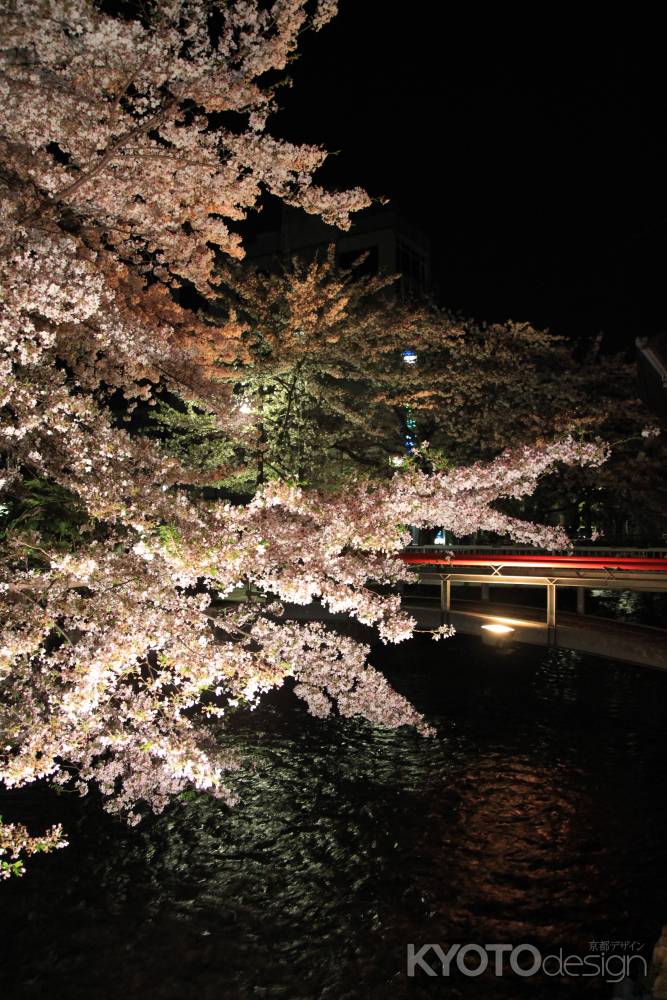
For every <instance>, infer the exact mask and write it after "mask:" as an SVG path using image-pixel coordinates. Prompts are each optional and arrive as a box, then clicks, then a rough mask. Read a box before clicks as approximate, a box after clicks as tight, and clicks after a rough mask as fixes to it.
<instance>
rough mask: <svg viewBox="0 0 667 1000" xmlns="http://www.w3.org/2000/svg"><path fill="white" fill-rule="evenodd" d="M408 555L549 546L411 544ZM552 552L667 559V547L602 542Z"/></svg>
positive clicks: (505, 552)
mask: <svg viewBox="0 0 667 1000" xmlns="http://www.w3.org/2000/svg"><path fill="white" fill-rule="evenodd" d="M404 551H405V552H406V554H408V553H409V554H410V555H430V554H433V555H440V556H442V555H444V554H445V553H447V552H452V553H454V555H457V556H459V555H478V556H513V555H515V556H521V555H527V556H528V555H540V556H543V555H544V554H545V553H546V551H547V550H546V549H538V548H536V547H535V546H532V545H442V544H441V545H410V546H409V547H408V548H407V549H405V550H404ZM548 554H549V555H565V556H572V555H581V556H599V557H600V558H604V557H605V556H608V557H610V558H623V557H625V558H628V559H632V558H633V557H634V558H638V559H651V558H655V559H665V558H666V557H667V548H659V547H657V546H632V545H618V546H615V545H614V546H601V545H573V546H572V547H571V548H567V549H553V550H549V552H548Z"/></svg>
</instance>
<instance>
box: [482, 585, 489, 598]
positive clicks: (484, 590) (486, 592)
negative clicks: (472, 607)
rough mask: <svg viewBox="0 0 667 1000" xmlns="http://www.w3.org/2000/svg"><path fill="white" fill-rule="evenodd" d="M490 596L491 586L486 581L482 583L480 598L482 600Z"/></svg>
mask: <svg viewBox="0 0 667 1000" xmlns="http://www.w3.org/2000/svg"><path fill="white" fill-rule="evenodd" d="M490 597H491V587H490V586H489V585H488V583H483V584H482V600H483V601H488V600H489V599H490Z"/></svg>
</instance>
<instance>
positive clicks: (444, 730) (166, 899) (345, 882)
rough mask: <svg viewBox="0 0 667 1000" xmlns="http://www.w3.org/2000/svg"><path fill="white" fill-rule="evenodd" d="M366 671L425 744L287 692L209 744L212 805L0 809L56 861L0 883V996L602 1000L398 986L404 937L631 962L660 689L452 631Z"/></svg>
mask: <svg viewBox="0 0 667 1000" xmlns="http://www.w3.org/2000/svg"><path fill="white" fill-rule="evenodd" d="M375 662H376V664H382V665H384V667H385V668H386V669H387V671H388V673H389V674H390V676H391V678H392V680H393V681H394V683H395V684H396V686H397V687H399V688H400V689H401V690H402V691H403V692H404V693H405V694H406V695H407V696H408V697H410V698H411V699H412V700H413V701H414V702H415V703H416V704H418V706H419V707H420V708H421V709H422V710H423V711H425V712H426V713H427V714H428V716H429V719H430V720H431V721H433V722H434V723H435V724H436V725H437V727H438V731H439V736H438V738H437V739H435V740H424V739H421V738H420V737H418V736H417V735H416V734H414V733H412V732H407V731H405V732H399V733H391V732H384V731H380V730H375V729H373V728H372V727H370V726H368V725H367V724H366V723H364V722H362V721H360V720H334V721H333V722H331V721H330V722H322V721H320V720H315V719H312V718H310V717H308V716H307V715H306V714H305V712H304V711H303V710H302V709H301V708H300V706H299V705H298V704H297V703H296V702H295V700H294V699H293V698H292V696H291V695H290V693H289V692H288V691H283V692H280V693H278V694H277V695H275V696H273V697H271V698H270V699H268V700H267V703H266V704H265V705H264V706H263V707H262V708H260V709H259V710H258V711H256V712H255V713H252V714H249V715H241V714H240V715H238V716H237V717H236V718H235V719H234V721H233V724H232V726H231V728H230V729H228V730H227V731H225V733H224V734H223V735H222V737H221V738H223V739H224V740H229V741H230V742H232V743H233V744H234V745H235V746H239V745H241V746H242V747H243V748H244V752H245V755H246V757H247V760H248V769H247V770H246V771H245V772H242V773H241V774H240V775H239V776H238V778H237V779H236V781H237V786H238V788H237V790H238V793H239V795H240V798H241V803H240V805H239V806H238V807H236V809H235V810H233V811H232V812H229V811H228V810H226V809H225V808H224V807H222V806H221V805H220V804H219V803H216V802H212V801H211V800H209V799H208V798H206V797H205V796H200V797H197V798H195V799H194V800H192V801H189V802H185V803H180V804H176V805H175V806H174V807H173V808H172V809H170V810H169V811H168V813H166V814H165V815H164V816H162V817H159V818H157V819H155V820H151V821H149V822H147V823H146V824H144V825H143V826H141V827H139V828H137V829H135V830H127V829H125V828H124V827H121V826H119V825H118V824H116V823H115V822H113V821H111V820H108V819H106V818H103V817H102V818H101V817H100V816H99V814H98V812H97V811H96V809H94V808H92V806H85V805H81V804H79V802H78V800H76V799H72V800H70V799H67V800H62V799H58V800H54V799H53V798H52V797H51V796H49V795H48V794H47V793H43V794H40V795H35V793H34V791H33V792H30V793H28V795H27V794H26V793H25V792H23V793H21V795H20V796H14V797H13V798H12V799H11V801H10V802H9V807H10V808H16V809H18V808H19V806H21V807H23V808H24V809H26V808H27V809H28V811H30V812H31V814H32V816H33V818H34V819H35V821H37V820H40V818H45V819H46V821H48V822H53V821H54V818H55V819H59V818H61V814H62V818H63V821H64V822H65V824H66V826H67V828H68V831H69V833H70V839H71V840H72V847H71V848H69V849H68V850H67V851H63V852H60V853H59V854H58V855H54V856H52V857H49V858H43V859H39V860H38V861H37V862H36V863H33V865H32V873H31V874H29V875H28V876H27V877H26V878H25V879H24V880H23V883H22V884H15V885H11V886H3V887H2V893H3V901H4V902H5V904H6V905H5V907H4V908H3V923H4V924H5V936H4V941H5V947H7V948H8V953H9V955H10V956H11V959H10V962H9V963H7V962H5V963H3V968H4V971H3V973H2V974H3V975H4V976H6V977H7V979H8V981H10V980H11V981H12V982H13V983H14V985H13V986H7V987H6V988H5V991H4V992H2V993H0V995H2V996H3V997H13V996H17V997H18V996H20V997H26V998H32V997H40V998H41V997H42V996H49V998H54V1000H56V998H58V997H61V996H62V997H66V998H67V1000H78V998H84V997H85V998H86V1000H90V998H97V997H99V998H106V997H112V996H113V997H114V998H117V996H118V994H119V993H121V994H125V995H127V996H128V997H132V998H135V997H136V998H138V1000H144V998H151V1000H153V998H155V1000H159V998H163V997H164V998H169V1000H177V998H178V1000H189V998H193V1000H194V998H197V1000H208V998H211V1000H213V998H216V1000H223V998H227V997H230V998H232V997H234V998H237V997H238V998H239V1000H246V998H256V997H267V998H268V997H270V998H276V1000H277V998H280V1000H300V998H311V997H313V998H314V997H326V998H331V1000H347V998H357V997H364V998H375V997H377V998H390V1000H391V998H394V997H396V998H403V997H410V998H422V997H440V996H443V997H445V996H446V997H457V996H461V997H469V996H474V997H480V998H485V997H490V998H491V997H494V998H495V997H497V998H508V1000H516V998H518V997H522V996H526V997H530V998H532V1000H534V998H539V997H542V996H544V997H560V996H563V997H573V998H576V997H580V996H601V997H603V996H604V997H609V996H611V987H609V986H608V985H601V984H600V983H599V982H598V981H597V980H596V981H591V980H589V981H587V982H586V983H585V984H584V983H583V981H581V980H580V981H579V982H578V983H572V982H571V983H567V982H561V981H558V980H553V981H544V982H542V981H536V980H534V979H529V980H523V979H517V978H509V979H508V978H504V979H502V980H495V979H492V980H488V979H486V978H484V977H483V978H482V979H476V980H470V979H462V978H460V977H459V978H458V979H456V980H455V981H454V982H448V981H446V980H442V979H428V978H425V977H421V978H418V979H414V980H408V979H407V978H406V977H405V954H406V945H407V943H408V942H415V943H417V944H422V943H426V942H438V943H441V944H442V945H443V946H445V945H447V944H448V943H451V942H455V941H460V942H463V943H466V942H479V943H486V942H489V943H493V942H503V943H504V942H514V943H519V942H521V941H531V942H534V943H536V944H538V945H540V946H541V947H543V948H544V949H545V950H547V951H550V952H553V951H557V950H558V948H560V947H563V948H564V949H566V950H570V951H579V952H580V953H583V954H586V952H587V949H588V947H589V942H590V941H591V940H598V941H599V940H610V941H611V940H626V939H629V940H631V941H639V942H642V943H644V953H645V954H646V953H647V952H649V951H650V948H651V946H652V944H653V941H654V940H655V938H656V937H657V935H658V932H659V929H660V924H661V923H662V922H665V921H666V920H667V892H666V891H665V890H666V889H667V846H666V845H667V808H666V807H665V804H664V803H665V795H664V791H665V776H666V774H667V752H666V751H665V746H664V740H665V722H666V720H667V675H664V674H660V673H657V672H649V671H642V670H641V669H638V668H634V667H624V666H623V665H619V664H610V663H606V662H604V661H600V660H595V659H592V658H590V659H586V658H581V657H579V656H578V655H577V654H573V653H568V652H565V651H562V652H551V653H547V652H545V651H536V650H531V649H528V648H518V649H517V650H516V651H514V652H513V653H512V654H510V655H509V656H503V657H500V656H498V655H496V654H495V653H494V651H493V650H489V649H488V648H486V647H483V646H482V645H481V644H479V643H476V642H475V641H474V640H472V639H469V638H464V637H459V638H457V639H455V640H450V641H449V642H448V643H446V644H445V643H439V644H431V643H428V642H427V641H415V642H413V643H411V644H409V645H405V646H403V647H399V648H398V649H395V650H386V649H383V650H381V651H379V652H378V654H377V655H376V657H375ZM3 813H4V814H5V816H6V818H8V819H9V818H11V817H10V816H9V813H8V808H6V807H5V805H3ZM55 814H57V815H55ZM18 983H20V986H19V985H17V984H18Z"/></svg>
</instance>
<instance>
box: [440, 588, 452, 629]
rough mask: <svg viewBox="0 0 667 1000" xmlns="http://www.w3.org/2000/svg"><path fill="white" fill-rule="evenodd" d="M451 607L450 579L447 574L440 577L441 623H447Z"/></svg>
mask: <svg viewBox="0 0 667 1000" xmlns="http://www.w3.org/2000/svg"><path fill="white" fill-rule="evenodd" d="M451 607H452V581H451V580H450V579H449V577H448V576H441V577H440V619H441V624H442V625H449V612H450V610H451Z"/></svg>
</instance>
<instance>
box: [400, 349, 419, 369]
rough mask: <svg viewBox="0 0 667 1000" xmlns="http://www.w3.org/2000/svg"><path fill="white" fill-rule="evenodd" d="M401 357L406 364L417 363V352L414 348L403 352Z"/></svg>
mask: <svg viewBox="0 0 667 1000" xmlns="http://www.w3.org/2000/svg"><path fill="white" fill-rule="evenodd" d="M401 357H402V358H403V361H404V362H405V364H406V365H416V364H417V352H416V351H413V350H412V348H410V349H408V350H407V351H402V352H401Z"/></svg>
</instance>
